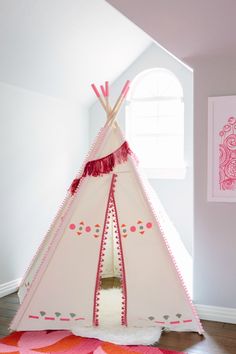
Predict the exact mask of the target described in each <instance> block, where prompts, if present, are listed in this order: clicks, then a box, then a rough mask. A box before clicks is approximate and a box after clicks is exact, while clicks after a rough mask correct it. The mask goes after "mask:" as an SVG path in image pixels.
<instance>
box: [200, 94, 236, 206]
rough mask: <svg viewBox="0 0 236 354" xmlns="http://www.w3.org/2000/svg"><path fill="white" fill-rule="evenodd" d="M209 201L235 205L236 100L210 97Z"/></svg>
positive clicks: (231, 97)
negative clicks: (233, 203)
mask: <svg viewBox="0 0 236 354" xmlns="http://www.w3.org/2000/svg"><path fill="white" fill-rule="evenodd" d="M207 197H208V201H210V202H227V203H228V202H231V203H232V202H236V96H220V97H208V192H207Z"/></svg>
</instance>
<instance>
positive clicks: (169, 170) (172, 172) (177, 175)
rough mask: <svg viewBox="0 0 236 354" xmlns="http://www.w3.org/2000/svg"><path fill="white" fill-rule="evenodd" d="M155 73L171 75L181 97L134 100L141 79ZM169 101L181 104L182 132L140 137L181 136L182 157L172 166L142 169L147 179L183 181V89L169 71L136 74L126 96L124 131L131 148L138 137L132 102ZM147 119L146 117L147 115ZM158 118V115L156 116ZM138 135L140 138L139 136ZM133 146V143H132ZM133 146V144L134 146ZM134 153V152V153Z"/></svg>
mask: <svg viewBox="0 0 236 354" xmlns="http://www.w3.org/2000/svg"><path fill="white" fill-rule="evenodd" d="M157 71H160V72H162V73H163V72H167V73H168V75H171V76H172V77H173V78H174V79H175V80H176V81H177V82H178V84H179V85H180V87H181V90H182V95H181V96H180V95H178V96H177V95H176V96H151V97H139V98H135V97H132V96H135V89H136V88H137V86H138V85H139V84H140V82H142V80H143V78H144V77H145V76H146V75H150V73H152V72H154V73H156V72H157ZM171 100H178V101H180V102H182V103H183V109H182V110H183V112H182V114H183V116H182V119H183V131H182V134H176V135H175V134H164V133H160V134H157V133H153V134H148V133H145V134H141V135H142V136H145V137H148V136H156V137H157V136H158V135H159V136H162V137H167V135H169V136H170V135H175V136H178V135H182V137H183V151H182V156H181V158H180V160H179V163H178V164H174V165H173V166H171V165H170V166H159V167H154V166H153V167H143V169H144V170H145V172H146V175H147V177H148V178H150V179H184V178H185V176H186V169H187V164H186V162H185V152H184V144H185V136H184V119H185V117H184V93H183V87H182V85H181V83H180V82H179V80H178V78H177V77H176V75H175V74H174V73H173V72H172V71H171V70H169V69H166V68H153V69H149V70H145V71H143V72H141V73H140V74H138V75H137V76H136V77H135V79H134V80H133V82H132V84H131V88H130V91H129V94H128V95H127V98H126V107H125V128H126V129H125V131H126V135H127V137H128V140H129V141H130V143H131V147H132V143H133V140H134V139H135V136H138V134H135V133H134V127H133V125H134V116H133V112H132V102H133V103H135V102H143V103H145V102H152V101H154V102H157V103H158V101H160V102H164V101H171ZM147 117H148V115H147ZM157 117H158V115H157ZM141 135H140V136H141ZM133 144H134V143H133ZM134 145H135V144H134ZM134 152H135V151H134Z"/></svg>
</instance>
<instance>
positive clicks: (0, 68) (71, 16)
mask: <svg viewBox="0 0 236 354" xmlns="http://www.w3.org/2000/svg"><path fill="white" fill-rule="evenodd" d="M151 42H152V41H151V39H150V38H149V36H148V35H146V34H145V33H144V32H143V31H141V30H140V29H139V28H138V27H137V26H135V25H134V24H133V23H132V22H130V21H129V20H128V19H126V18H125V17H124V16H123V15H121V14H120V13H119V12H118V11H116V10H115V9H114V8H113V7H112V6H110V5H109V4H108V3H106V2H105V1H104V0H0V81H3V82H6V83H8V84H12V85H16V86H20V87H23V88H25V89H29V90H33V91H37V92H40V93H42V94H46V95H50V96H56V97H63V98H67V99H72V100H79V101H80V102H81V103H82V104H89V103H90V100H91V98H93V97H94V95H93V93H92V92H91V89H90V84H91V83H92V82H96V83H98V84H100V83H103V81H105V80H109V81H112V80H115V79H116V78H117V77H118V76H119V75H120V74H121V73H122V72H123V71H124V70H125V69H126V68H127V67H128V66H129V65H130V64H131V63H132V62H133V61H134V60H135V59H136V58H137V57H138V56H139V55H140V54H141V53H142V52H143V51H144V50H145V49H146V48H147V47H148V46H149V45H150V43H151Z"/></svg>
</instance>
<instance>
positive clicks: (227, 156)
mask: <svg viewBox="0 0 236 354" xmlns="http://www.w3.org/2000/svg"><path fill="white" fill-rule="evenodd" d="M219 136H220V143H219V186H220V190H222V191H224V190H231V191H232V190H236V118H235V117H230V118H228V121H227V123H226V124H225V125H224V126H223V128H222V129H221V130H220V132H219Z"/></svg>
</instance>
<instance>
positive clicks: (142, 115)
mask: <svg viewBox="0 0 236 354" xmlns="http://www.w3.org/2000/svg"><path fill="white" fill-rule="evenodd" d="M126 131H127V135H128V139H129V140H130V142H131V145H132V146H133V149H134V151H135V152H136V153H137V156H138V158H139V160H140V162H141V164H142V166H143V167H144V169H145V170H146V172H147V175H148V177H150V178H184V175H185V164H184V100H183V88H182V86H181V84H180V82H179V80H178V79H177V78H176V76H175V75H174V74H173V73H172V72H171V71H169V70H167V69H163V68H155V69H150V70H146V71H144V72H142V73H141V74H139V75H138V76H136V78H135V79H134V80H133V82H132V85H131V88H130V92H129V95H128V97H127V106H126Z"/></svg>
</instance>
